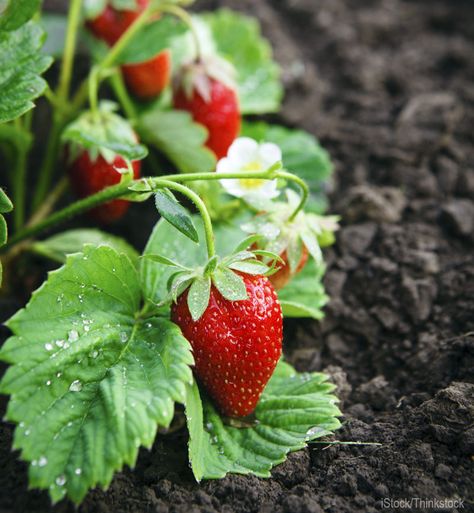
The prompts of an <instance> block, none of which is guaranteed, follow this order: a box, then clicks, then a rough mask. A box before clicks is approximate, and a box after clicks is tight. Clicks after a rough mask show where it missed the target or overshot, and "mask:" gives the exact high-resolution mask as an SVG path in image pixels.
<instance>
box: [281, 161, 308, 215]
mask: <svg viewBox="0 0 474 513" xmlns="http://www.w3.org/2000/svg"><path fill="white" fill-rule="evenodd" d="M277 176H278V178H283V179H284V180H288V181H289V182H294V183H296V184H298V185H299V186H300V188H301V200H300V202H299V204H298V206H297V207H296V209H295V211H294V212H293V213H292V214H291V216H290V217H289V218H288V221H290V222H291V221H294V220H295V218H296V216H297V215H298V214H299V213H300V212H301V211H302V210H303V208H304V206H305V205H306V202H307V201H308V196H309V187H308V184H307V183H306V182H305V181H304V180H302V179H301V178H300V177H299V176H296V175H294V174H292V173H287V172H286V171H280V172H278V173H277Z"/></svg>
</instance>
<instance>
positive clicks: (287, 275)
mask: <svg viewBox="0 0 474 513" xmlns="http://www.w3.org/2000/svg"><path fill="white" fill-rule="evenodd" d="M253 248H254V249H258V247H257V245H256V244H254V246H253ZM279 256H280V259H281V260H280V261H279V263H278V264H277V267H279V269H278V271H277V272H276V273H274V274H272V275H271V276H269V277H268V279H269V280H270V281H271V282H272V285H273V286H274V287H275V290H281V289H282V288H283V287H284V286H285V285H287V284H288V283H289V282H290V280H291V279H292V278H293V276H296V275H297V274H298V273H300V272H301V271H302V270H303V269H304V267H305V265H306V264H307V263H308V259H309V251H308V248H307V247H306V246H305V245H304V244H303V246H302V249H301V258H300V261H299V262H298V265H297V267H296V269H295V270H294V271H293V272H292V271H291V267H290V263H289V260H288V253H287V252H286V250H285V251H283V253H281V254H280V255H279Z"/></svg>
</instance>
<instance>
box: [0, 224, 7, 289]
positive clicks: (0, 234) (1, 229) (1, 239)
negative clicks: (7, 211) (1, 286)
mask: <svg viewBox="0 0 474 513" xmlns="http://www.w3.org/2000/svg"><path fill="white" fill-rule="evenodd" d="M7 239H8V227H7V222H6V221H5V218H4V217H3V216H2V215H0V247H1V246H4V245H5V244H6V243H7ZM0 283H1V281H0Z"/></svg>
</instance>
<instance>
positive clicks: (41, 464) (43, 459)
mask: <svg viewBox="0 0 474 513" xmlns="http://www.w3.org/2000/svg"><path fill="white" fill-rule="evenodd" d="M47 464H48V458H46V456H41V458H40V459H39V460H38V467H45V466H46V465H47Z"/></svg>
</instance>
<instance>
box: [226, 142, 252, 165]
mask: <svg viewBox="0 0 474 513" xmlns="http://www.w3.org/2000/svg"><path fill="white" fill-rule="evenodd" d="M258 150H259V145H258V143H257V141H255V140H254V139H251V138H250V137H239V138H238V139H236V140H235V141H234V142H233V143H232V145H231V147H230V148H229V151H228V152H227V157H228V158H229V159H230V160H232V162H233V163H234V164H235V165H238V166H243V165H245V164H247V163H248V162H251V161H253V160H256V159H257V158H258Z"/></svg>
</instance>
